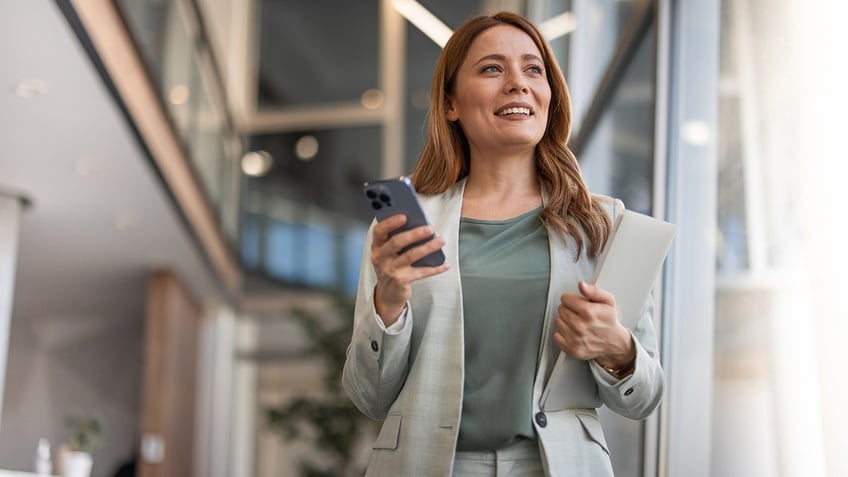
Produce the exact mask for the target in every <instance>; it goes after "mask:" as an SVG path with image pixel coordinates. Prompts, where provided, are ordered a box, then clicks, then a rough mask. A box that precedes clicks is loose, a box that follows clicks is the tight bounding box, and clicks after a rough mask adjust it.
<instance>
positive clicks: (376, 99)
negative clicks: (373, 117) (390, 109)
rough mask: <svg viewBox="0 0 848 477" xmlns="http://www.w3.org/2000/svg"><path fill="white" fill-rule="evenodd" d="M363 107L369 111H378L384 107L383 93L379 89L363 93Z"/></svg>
mask: <svg viewBox="0 0 848 477" xmlns="http://www.w3.org/2000/svg"><path fill="white" fill-rule="evenodd" d="M360 101H361V102H362V106H365V107H366V108H368V109H377V108H379V107H380V106H382V105H383V92H382V91H380V90H379V89H368V90H365V92H364V93H362V97H361V98H360Z"/></svg>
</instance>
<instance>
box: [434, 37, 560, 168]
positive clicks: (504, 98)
mask: <svg viewBox="0 0 848 477" xmlns="http://www.w3.org/2000/svg"><path fill="white" fill-rule="evenodd" d="M448 99H449V104H448V107H447V110H448V113H447V117H448V119H449V120H450V121H459V123H460V124H461V125H462V130H463V131H464V132H465V135H466V137H467V138H468V142H469V145H470V147H471V153H472V156H473V155H475V154H481V153H482V154H486V153H489V152H516V151H517V152H525V151H524V150H525V149H528V148H529V150H530V151H533V150H535V147H536V145H537V144H539V141H541V140H542V137H543V136H544V134H545V129H546V128H547V124H548V105H549V104H550V102H551V86H550V84H548V79H547V75H546V72H545V63H544V61H543V60H542V54H541V52H540V51H539V49H538V48H537V47H536V44H535V43H534V42H533V40H532V39H531V38H530V36H529V35H527V34H526V33H524V32H523V31H521V30H519V29H518V28H516V27H513V26H509V25H498V26H495V27H492V28H489V29H488V30H485V31H484V32H482V33H480V34H479V35H478V36H477V38H475V39H474V41H473V42H472V43H471V48H470V49H469V50H468V53H467V54H466V56H465V60H464V61H463V63H462V65H461V66H460V67H459V70H458V71H457V75H456V79H455V83H454V90H453V93H452V94H450V95H449V98H448Z"/></svg>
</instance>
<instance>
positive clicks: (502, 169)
mask: <svg viewBox="0 0 848 477" xmlns="http://www.w3.org/2000/svg"><path fill="white" fill-rule="evenodd" d="M539 193H540V185H539V175H538V173H537V171H536V158H535V152H531V153H530V154H522V155H519V156H507V155H499V156H497V155H488V156H480V155H473V154H472V156H471V161H470V168H469V171H468V179H467V181H466V183H465V195H466V197H469V196H470V197H480V196H490V195H501V196H505V195H506V196H515V195H519V196H521V195H538V194H539Z"/></svg>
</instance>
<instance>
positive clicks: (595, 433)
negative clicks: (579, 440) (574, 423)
mask: <svg viewBox="0 0 848 477" xmlns="http://www.w3.org/2000/svg"><path fill="white" fill-rule="evenodd" d="M575 415H576V416H577V419H578V420H579V421H580V424H582V425H583V429H584V430H585V431H586V434H587V435H588V436H589V438H590V439H591V440H593V441H595V442H596V443H597V444H598V445H599V446H601V449H603V450H604V452H606V453H607V455H609V448H608V447H607V440H606V439H605V438H604V430H603V428H601V421H599V420H598V418H597V417H595V416H592V415H589V414H582V413H578V414H575Z"/></svg>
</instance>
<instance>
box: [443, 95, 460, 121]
mask: <svg viewBox="0 0 848 477" xmlns="http://www.w3.org/2000/svg"><path fill="white" fill-rule="evenodd" d="M445 117H446V118H447V119H448V121H459V113H457V112H456V108H454V107H453V101H451V99H450V98H445Z"/></svg>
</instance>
